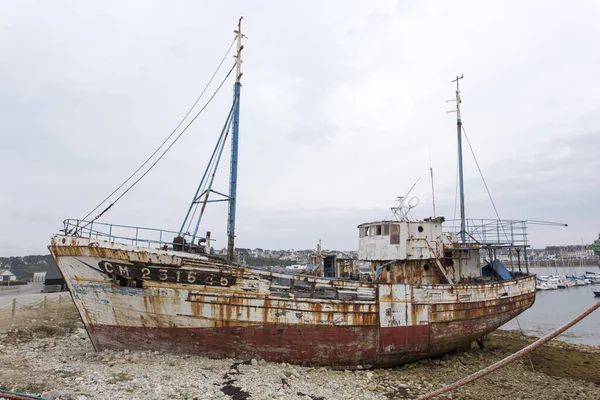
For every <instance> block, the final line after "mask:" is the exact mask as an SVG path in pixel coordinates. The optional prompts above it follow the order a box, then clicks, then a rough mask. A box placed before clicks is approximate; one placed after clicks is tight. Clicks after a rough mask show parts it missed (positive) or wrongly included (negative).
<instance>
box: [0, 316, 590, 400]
mask: <svg viewBox="0 0 600 400" xmlns="http://www.w3.org/2000/svg"><path fill="white" fill-rule="evenodd" d="M43 318H44V319H42V320H39V319H36V318H31V315H28V316H24V317H22V318H21V319H20V320H14V321H11V324H10V325H6V324H5V326H4V327H3V328H2V326H0V332H1V333H0V365H1V366H2V367H1V369H0V388H2V389H4V390H11V391H17V392H24V393H30V394H36V395H41V396H42V397H44V398H48V399H73V400H75V399H76V400H92V399H132V400H135V399H236V400H243V399H302V400H318V399H323V400H324V399H403V398H416V397H418V396H419V395H422V394H425V393H428V392H430V391H432V390H435V389H438V388H440V387H442V386H445V385H446V384H449V383H452V382H454V381H456V380H458V379H460V378H462V377H464V376H466V375H469V374H471V373H473V372H475V371H478V370H480V369H482V368H484V367H486V366H488V365H490V364H492V363H494V362H496V361H498V360H500V359H502V358H504V357H505V356H506V355H508V354H511V353H512V352H514V351H516V350H518V349H520V348H522V347H523V346H525V345H527V344H528V343H530V342H531V341H532V340H533V338H529V337H525V336H522V335H520V334H518V333H516V332H504V331H497V332H496V333H494V334H492V335H490V336H489V337H488V340H487V341H486V343H485V344H486V348H485V349H484V350H480V349H479V348H475V347H473V348H471V349H466V350H463V351H457V352H454V353H452V354H446V355H444V356H442V357H440V358H437V359H430V360H423V361H420V362H416V363H412V364H407V365H404V366H402V367H398V368H395V369H376V370H358V371H334V370H330V369H327V368H306V367H298V366H294V365H287V364H278V363H267V362H264V361H263V360H257V359H252V360H232V359H209V358H205V357H198V356H190V355H185V354H166V353H162V352H160V349H157V351H152V352H149V351H148V352H133V351H128V350H125V351H104V352H99V353H96V352H94V350H93V348H92V345H91V342H90V340H89V338H88V336H87V333H86V331H85V330H84V329H82V327H81V322H79V319H78V316H77V314H76V312H75V311H74V309H68V310H67V311H65V310H60V311H57V312H55V313H52V312H45V313H44V316H43ZM599 365H600V349H598V348H595V347H589V346H581V345H571V344H565V343H561V342H551V343H549V344H547V345H545V346H543V347H542V348H540V349H538V350H535V351H534V352H533V353H531V356H530V357H525V358H522V359H520V360H518V361H516V362H514V363H512V364H511V365H509V366H507V367H505V368H502V369H500V370H498V371H496V372H494V373H492V374H490V375H488V376H486V377H484V378H482V379H480V380H478V381H476V382H473V383H470V384H467V385H466V386H463V387H462V388H459V389H457V390H455V391H453V392H451V393H449V394H446V395H442V396H439V398H447V399H498V398H503V397H504V398H508V399H599V398H600V370H599V369H598V366H599Z"/></svg>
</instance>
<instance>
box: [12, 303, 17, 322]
mask: <svg viewBox="0 0 600 400" xmlns="http://www.w3.org/2000/svg"><path fill="white" fill-rule="evenodd" d="M16 310H17V299H13V306H12V318H13V319H14V318H15V312H16Z"/></svg>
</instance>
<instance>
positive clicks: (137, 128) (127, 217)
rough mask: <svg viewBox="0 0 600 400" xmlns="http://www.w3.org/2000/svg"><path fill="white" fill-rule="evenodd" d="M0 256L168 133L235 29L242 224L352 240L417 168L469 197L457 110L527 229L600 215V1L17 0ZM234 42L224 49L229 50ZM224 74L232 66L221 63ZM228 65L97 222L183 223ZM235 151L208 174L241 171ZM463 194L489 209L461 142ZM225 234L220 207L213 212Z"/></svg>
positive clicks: (470, 211) (8, 25)
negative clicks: (169, 145)
mask: <svg viewBox="0 0 600 400" xmlns="http://www.w3.org/2000/svg"><path fill="white" fill-rule="evenodd" d="M1 7H2V13H0V55H1V56H0V124H1V126H2V145H1V146H0V171H1V172H0V173H1V176H2V183H3V184H2V188H3V190H2V192H1V193H2V194H1V195H0V224H1V226H2V230H1V231H0V256H9V255H26V254H33V253H45V252H46V251H47V250H46V246H47V245H48V243H49V238H50V236H51V235H52V234H53V233H56V232H57V231H58V230H59V229H61V227H62V220H63V219H65V218H82V217H83V216H85V215H86V214H87V213H88V212H89V211H90V210H91V209H92V208H93V207H94V206H95V205H96V204H97V203H98V202H99V201H101V200H102V199H103V198H104V197H105V196H106V195H107V194H109V193H110V192H111V191H112V189H114V188H115V187H116V186H118V184H119V183H120V182H121V181H122V180H123V179H125V178H126V177H127V176H128V175H129V174H130V173H131V172H133V171H134V170H135V169H136V168H137V167H138V166H139V165H140V164H141V163H142V162H143V161H144V160H145V158H146V157H147V156H148V155H150V154H151V153H152V151H153V150H154V149H155V148H156V147H157V146H158V145H159V144H160V143H161V142H162V140H163V139H164V138H165V137H166V136H167V135H168V134H169V133H170V132H171V130H172V129H173V128H174V127H175V125H176V124H177V123H178V122H179V120H180V119H181V118H182V116H183V115H184V114H185V113H186V111H187V110H188V108H189V107H190V106H191V104H192V103H193V102H194V100H195V99H196V97H197V96H198V94H199V93H200V92H201V90H202V88H203V87H204V85H205V84H206V82H207V81H208V79H209V78H210V76H211V74H212V72H213V71H214V69H215V67H216V65H217V64H218V62H219V61H220V59H221V58H222V57H223V55H224V54H225V51H226V49H227V47H228V46H229V45H230V43H231V41H232V39H233V29H234V28H235V25H236V23H237V19H238V17H239V16H240V15H243V16H244V20H243V30H244V33H245V34H246V36H247V37H248V40H247V41H246V42H245V49H244V51H243V60H244V65H243V72H244V76H243V78H242V84H243V87H242V100H241V117H240V145H239V152H240V155H239V186H238V219H237V228H238V229H237V245H238V246H240V247H252V248H254V247H261V248H289V249H291V248H294V249H301V248H311V247H314V246H315V244H316V242H317V241H318V240H319V239H322V240H323V246H324V247H325V248H337V249H347V250H353V249H356V248H357V245H358V243H357V241H358V240H357V236H358V234H357V229H356V226H357V225H358V224H360V223H363V222H367V221H370V220H379V219H382V218H384V217H385V216H386V215H387V214H388V211H389V207H390V206H391V205H392V204H393V202H394V199H395V197H396V196H400V195H404V194H405V193H406V192H407V191H408V190H409V189H410V187H411V186H412V184H413V183H414V182H415V181H416V180H417V179H418V178H419V177H420V178H421V179H420V181H419V183H418V184H417V186H416V187H415V189H414V190H413V192H412V194H411V196H412V195H414V196H417V197H418V198H419V199H420V205H419V206H418V207H417V208H415V209H414V210H413V215H414V216H415V217H419V218H422V217H427V216H430V215H431V214H432V206H431V198H432V196H431V181H430V178H429V167H430V166H431V167H432V168H433V170H434V173H435V192H436V206H437V214H438V215H444V216H446V218H447V219H451V218H453V217H454V215H456V214H455V193H456V191H455V189H456V162H457V157H456V125H455V114H447V113H446V111H447V110H449V109H451V108H452V107H453V103H447V102H446V100H448V99H451V98H453V97H454V89H455V88H454V86H453V84H452V82H451V81H452V79H453V78H454V77H455V76H456V75H457V74H464V76H465V78H464V80H462V81H461V93H462V97H463V103H462V107H463V120H464V124H465V129H466V132H467V134H468V135H469V138H470V140H471V144H472V145H473V148H474V150H475V154H476V156H477V158H478V161H479V164H480V166H481V169H482V171H483V174H484V176H485V178H486V180H487V184H488V186H489V188H490V190H491V193H492V196H493V198H494V201H495V203H496V206H497V208H498V212H499V214H500V217H501V218H507V219H509V218H514V219H529V220H547V221H557V222H564V223H568V224H569V227H568V228H564V227H563V228H558V227H544V228H540V227H538V228H532V229H531V231H530V233H531V237H530V240H531V242H532V244H533V245H534V246H538V247H539V246H546V245H558V244H580V243H582V241H583V242H584V243H591V242H592V241H593V240H594V239H595V238H596V235H597V232H599V231H600V217H599V216H600V210H599V208H600V191H599V187H598V185H599V181H598V173H599V170H600V157H599V156H598V149H600V79H599V77H598V73H599V72H598V71H600V51H599V50H598V38H600V24H598V21H600V3H599V2H597V1H588V2H585V1H561V2H557V1H547V0H545V1H538V2H535V1H528V2H523V1H512V2H508V1H507V2H494V3H491V2H482V1H471V2H463V1H452V2H448V1H439V2H416V1H412V2H409V1H403V2H384V1H378V2H348V1H326V2H323V1H314V2H308V1H302V2H280V1H260V2H258V1H239V2H199V1H188V2H185V1H177V2H166V1H164V2H148V1H138V2H134V1H131V2H122V1H114V2H106V1H101V2H100V1H99V2H91V1H86V2H80V1H71V2H59V1H53V2H45V1H40V2H29V1H2V2H1ZM232 63H233V58H232V57H231V56H229V57H228V58H227V61H226V63H225V66H224V70H223V71H222V72H225V71H226V70H227V69H228V68H229V67H230V65H231V64H232ZM219 76H220V77H221V76H222V75H219ZM232 87H233V81H232V80H229V81H228V82H227V83H226V84H225V86H224V88H223V90H221V91H220V92H219V94H218V95H217V96H216V98H215V100H214V101H213V102H212V103H211V104H210V105H209V107H208V108H207V109H206V111H205V112H204V113H203V114H202V115H201V116H200V117H199V118H198V120H197V121H196V123H195V124H194V125H193V126H192V128H190V130H189V131H188V132H187V133H186V134H185V135H184V136H183V137H182V139H181V140H180V141H179V142H178V143H177V144H176V145H175V146H174V147H173V149H172V150H171V151H170V152H169V153H168V154H167V155H166V156H165V158H164V159H163V161H162V162H161V163H159V164H158V165H157V167H156V168H155V169H154V170H152V171H151V172H150V173H149V174H148V175H147V177H146V178H145V179H144V180H143V181H141V183H140V184H139V185H138V186H136V187H135V188H134V189H133V190H132V191H131V192H129V193H128V195H127V196H126V197H124V198H123V199H122V200H121V201H120V202H119V203H117V205H116V206H115V207H114V208H113V209H112V210H110V211H109V212H108V213H107V214H105V216H104V217H103V218H102V221H104V222H110V223H121V224H131V225H140V226H148V227H157V228H163V229H172V230H178V229H179V226H180V224H181V222H182V221H183V218H184V216H185V213H186V211H187V207H188V205H189V202H190V201H191V198H192V196H193V193H194V191H195V189H196V186H197V184H198V182H199V180H200V178H201V175H202V172H203V171H204V167H205V164H206V162H207V160H208V157H209V155H210V152H211V151H212V147H213V145H214V142H215V141H216V138H217V135H218V133H219V130H220V127H221V126H222V124H223V122H224V120H225V117H226V114H227V112H228V109H229V107H230V103H231V97H232ZM228 157H229V155H228V154H227V156H226V158H224V161H225V162H224V163H223V170H222V171H221V172H222V173H221V174H220V175H219V177H218V178H219V182H218V183H217V184H216V185H215V189H216V190H219V191H223V192H226V191H227V190H228V182H227V173H228V171H227V168H228V163H227V161H228ZM465 190H466V211H467V215H468V216H469V217H473V218H494V217H495V214H494V211H493V208H492V206H491V204H490V201H489V199H488V197H487V194H486V192H485V188H484V186H483V184H482V181H481V179H480V177H479V173H478V172H477V169H476V166H475V164H474V162H473V159H472V157H471V155H470V151H469V150H468V148H467V147H465ZM201 229H202V230H203V231H205V230H211V231H212V232H213V236H214V237H216V239H217V242H216V243H215V247H218V248H220V247H224V246H225V245H226V238H225V229H226V207H225V205H224V204H220V205H216V206H213V207H210V208H209V209H208V211H207V216H206V218H205V220H204V222H203V226H202V227H201Z"/></svg>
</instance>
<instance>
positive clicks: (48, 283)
mask: <svg viewBox="0 0 600 400" xmlns="http://www.w3.org/2000/svg"><path fill="white" fill-rule="evenodd" d="M63 290H67V285H66V284H65V280H64V279H63V277H62V275H61V273H60V271H59V270H58V267H57V266H56V263H55V262H54V259H52V260H51V261H50V263H49V264H48V270H47V271H46V276H45V280H44V289H43V291H44V292H62V291H63Z"/></svg>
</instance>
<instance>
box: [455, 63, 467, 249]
mask: <svg viewBox="0 0 600 400" xmlns="http://www.w3.org/2000/svg"><path fill="white" fill-rule="evenodd" d="M463 77H464V75H461V76H457V77H456V79H454V80H453V81H452V82H456V134H457V135H458V182H459V183H458V185H459V190H460V239H461V241H462V242H463V243H465V239H466V228H465V188H464V183H463V159H462V120H461V119H460V101H461V100H460V91H459V89H458V81H459V79H463Z"/></svg>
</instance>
